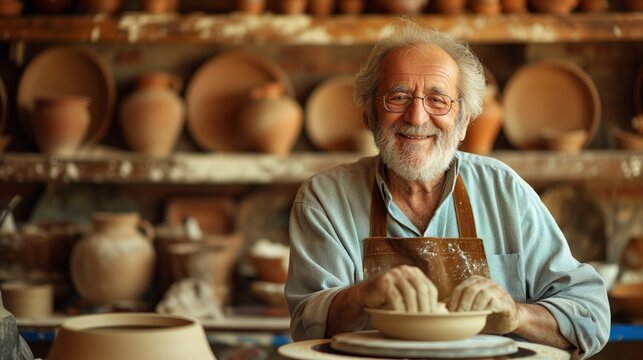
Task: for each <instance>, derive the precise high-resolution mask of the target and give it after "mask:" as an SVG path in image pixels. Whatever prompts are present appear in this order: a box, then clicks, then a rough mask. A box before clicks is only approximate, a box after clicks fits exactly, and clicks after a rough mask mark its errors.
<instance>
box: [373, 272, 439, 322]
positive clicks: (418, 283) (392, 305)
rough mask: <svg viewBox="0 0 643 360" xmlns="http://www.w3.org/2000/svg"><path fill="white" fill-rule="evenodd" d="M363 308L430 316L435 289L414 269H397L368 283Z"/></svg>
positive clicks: (435, 295)
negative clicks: (428, 313) (377, 308)
mask: <svg viewBox="0 0 643 360" xmlns="http://www.w3.org/2000/svg"><path fill="white" fill-rule="evenodd" d="M368 282H370V284H369V285H368V286H367V287H366V286H365V291H364V292H365V295H364V299H365V300H364V301H363V303H364V305H365V306H366V307H380V308H381V307H384V308H388V309H392V310H399V311H406V312H432V311H435V309H436V308H437V298H438V292H437V288H436V287H435V285H434V284H433V283H432V282H431V280H429V278H427V277H426V275H424V273H423V272H422V271H421V270H420V269H419V268H417V267H413V266H406V265H403V266H399V267H396V268H393V269H391V270H389V271H388V272H386V273H384V274H382V275H379V276H377V277H376V278H374V279H372V280H369V281H368Z"/></svg>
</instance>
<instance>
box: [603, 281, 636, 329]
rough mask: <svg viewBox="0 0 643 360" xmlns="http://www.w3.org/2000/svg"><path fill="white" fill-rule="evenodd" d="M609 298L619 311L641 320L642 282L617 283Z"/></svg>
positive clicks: (628, 316) (626, 315)
mask: <svg viewBox="0 0 643 360" xmlns="http://www.w3.org/2000/svg"><path fill="white" fill-rule="evenodd" d="M609 299H610V302H611V304H612V305H614V307H615V308H616V309H617V311H618V312H619V313H621V314H622V315H624V316H625V317H627V318H629V319H633V320H643V283H633V284H623V283H617V284H614V286H612V290H611V291H610V292H609Z"/></svg>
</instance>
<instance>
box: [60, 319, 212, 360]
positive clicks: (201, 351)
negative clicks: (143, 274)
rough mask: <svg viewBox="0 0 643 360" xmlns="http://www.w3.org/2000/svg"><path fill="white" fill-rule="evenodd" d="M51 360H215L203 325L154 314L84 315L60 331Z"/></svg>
mask: <svg viewBox="0 0 643 360" xmlns="http://www.w3.org/2000/svg"><path fill="white" fill-rule="evenodd" d="M47 359H48V360H63V359H64V360H86V359H92V360H113V359H119V360H140V359H158V360H161V359H165V360H170V359H172V360H174V359H176V360H183V359H203V360H206V359H216V358H215V356H214V354H213V353H212V350H211V349H210V345H209V344H208V340H207V338H206V336H205V331H204V330H203V327H202V326H201V324H200V323H199V322H198V321H196V320H194V319H190V318H187V317H181V316H172V315H159V314H152V313H122V314H115V313H109V314H98V315H85V316H78V317H74V318H71V319H69V320H66V321H64V322H63V323H62V324H61V325H60V327H59V328H58V333H57V336H56V339H55V340H54V343H53V345H52V347H51V350H50V351H49V354H48V355H47Z"/></svg>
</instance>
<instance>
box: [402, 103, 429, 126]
mask: <svg viewBox="0 0 643 360" xmlns="http://www.w3.org/2000/svg"><path fill="white" fill-rule="evenodd" d="M423 102H424V99H423V98H420V97H415V98H413V100H412V101H411V103H410V104H409V107H408V109H406V112H405V113H404V120H405V121H406V122H408V123H409V124H411V125H415V126H419V125H422V124H424V123H425V122H427V121H429V120H430V116H429V113H427V112H426V110H425V109H424V104H423Z"/></svg>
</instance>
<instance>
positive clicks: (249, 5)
mask: <svg viewBox="0 0 643 360" xmlns="http://www.w3.org/2000/svg"><path fill="white" fill-rule="evenodd" d="M235 9H236V10H237V11H240V12H242V13H246V14H252V15H261V14H263V12H264V11H265V10H266V0H236V1H235Z"/></svg>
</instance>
